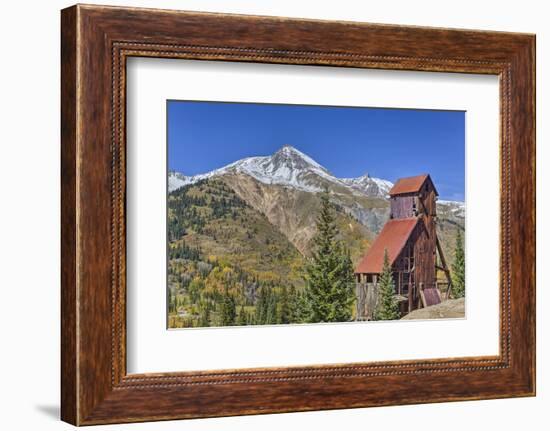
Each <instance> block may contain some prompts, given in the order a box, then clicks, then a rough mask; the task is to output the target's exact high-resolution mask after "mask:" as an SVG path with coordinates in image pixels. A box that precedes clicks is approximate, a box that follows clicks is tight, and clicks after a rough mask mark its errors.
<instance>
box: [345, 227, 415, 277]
mask: <svg viewBox="0 0 550 431" xmlns="http://www.w3.org/2000/svg"><path fill="white" fill-rule="evenodd" d="M419 220H420V218H417V217H412V218H402V219H392V220H388V221H387V222H386V224H385V225H384V227H383V228H382V231H381V232H380V234H379V235H378V237H377V238H376V240H375V241H374V243H373V244H372V245H371V247H370V249H369V251H368V252H367V254H366V255H365V256H364V257H363V259H361V261H360V262H359V264H358V265H357V267H356V268H355V273H356V274H380V273H381V272H382V267H383V265H384V250H388V258H389V260H390V265H393V263H394V262H395V260H396V259H397V257H398V256H399V254H400V253H401V250H403V247H405V244H406V243H407V240H408V239H409V237H410V236H411V233H412V232H413V230H414V228H415V226H416V224H417V223H418V222H419Z"/></svg>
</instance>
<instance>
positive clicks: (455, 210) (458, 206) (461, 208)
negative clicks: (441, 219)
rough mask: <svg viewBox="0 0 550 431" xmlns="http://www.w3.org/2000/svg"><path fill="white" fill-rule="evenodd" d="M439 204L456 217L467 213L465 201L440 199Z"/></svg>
mask: <svg viewBox="0 0 550 431" xmlns="http://www.w3.org/2000/svg"><path fill="white" fill-rule="evenodd" d="M437 204H438V205H442V206H443V207H445V208H446V210H447V211H449V212H450V213H452V214H453V215H454V216H456V217H464V216H465V215H466V205H465V204H464V202H460V201H447V200H444V199H439V200H438V201H437Z"/></svg>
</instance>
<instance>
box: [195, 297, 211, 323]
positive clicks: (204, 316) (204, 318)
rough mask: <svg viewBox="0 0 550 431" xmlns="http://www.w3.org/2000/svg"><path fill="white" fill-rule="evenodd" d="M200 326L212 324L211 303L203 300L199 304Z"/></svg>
mask: <svg viewBox="0 0 550 431" xmlns="http://www.w3.org/2000/svg"><path fill="white" fill-rule="evenodd" d="M198 326H200V327H208V326H210V303H209V302H201V303H200V304H199V325H198Z"/></svg>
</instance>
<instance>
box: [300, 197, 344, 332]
mask: <svg viewBox="0 0 550 431" xmlns="http://www.w3.org/2000/svg"><path fill="white" fill-rule="evenodd" d="M337 236H338V228H337V226H336V216H335V214H334V209H333V206H332V205H331V203H330V200H329V193H328V190H327V189H325V191H324V192H323V193H322V195H321V210H320V212H319V215H318V217H317V234H316V236H315V237H314V238H313V244H314V251H313V253H312V257H311V259H310V260H309V262H308V263H307V265H306V268H305V280H306V297H307V302H308V307H309V319H308V321H310V322H343V321H347V320H350V319H351V305H352V303H353V301H354V292H353V267H352V264H351V259H350V257H349V254H348V252H347V251H346V250H345V249H344V247H343V245H342V243H341V242H340V241H338V240H337Z"/></svg>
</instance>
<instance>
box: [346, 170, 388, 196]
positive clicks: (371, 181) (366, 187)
mask: <svg viewBox="0 0 550 431" xmlns="http://www.w3.org/2000/svg"><path fill="white" fill-rule="evenodd" d="M340 181H342V182H343V183H344V184H347V185H348V186H350V187H351V188H352V189H353V190H356V191H358V192H360V193H362V194H364V195H366V196H379V197H385V196H387V195H388V193H389V191H390V189H391V188H392V187H393V183H392V182H391V181H388V180H382V179H380V178H372V177H371V176H370V175H369V174H365V175H363V176H362V177H357V178H340Z"/></svg>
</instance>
